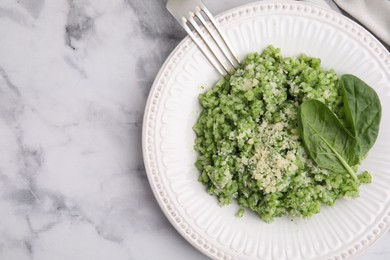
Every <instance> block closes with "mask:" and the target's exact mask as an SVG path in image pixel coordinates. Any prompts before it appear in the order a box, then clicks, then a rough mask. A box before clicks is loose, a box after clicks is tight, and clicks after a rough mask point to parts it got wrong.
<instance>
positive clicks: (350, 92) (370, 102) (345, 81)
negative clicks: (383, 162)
mask: <svg viewBox="0 0 390 260" xmlns="http://www.w3.org/2000/svg"><path fill="white" fill-rule="evenodd" d="M339 82H340V87H341V94H342V97H343V102H344V113H345V119H346V123H347V124H346V127H347V128H348V130H349V131H350V132H351V134H352V135H353V136H354V137H355V138H356V140H357V145H356V153H358V155H359V158H360V159H362V158H364V157H365V155H366V154H367V152H368V151H369V150H370V148H371V147H372V146H373V145H374V143H375V140H376V138H377V136H378V131H379V123H380V120H381V110H382V109H381V104H380V101H379V98H378V95H377V94H376V92H375V90H373V89H372V88H371V87H370V86H369V85H367V84H366V83H365V82H363V81H362V80H361V79H359V78H358V77H356V76H354V75H349V74H346V75H343V76H341V78H340V81H339Z"/></svg>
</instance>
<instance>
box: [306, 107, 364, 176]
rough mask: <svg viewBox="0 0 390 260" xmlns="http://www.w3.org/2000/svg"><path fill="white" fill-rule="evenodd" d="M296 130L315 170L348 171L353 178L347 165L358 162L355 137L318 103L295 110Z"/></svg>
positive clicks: (327, 109)
mask: <svg viewBox="0 0 390 260" xmlns="http://www.w3.org/2000/svg"><path fill="white" fill-rule="evenodd" d="M298 129H299V133H300V135H301V138H302V139H303V143H304V146H305V148H306V151H307V152H308V153H309V156H310V157H311V158H312V160H313V161H314V162H315V163H316V164H317V166H318V167H320V168H324V169H328V170H331V171H334V172H348V173H349V174H350V175H351V176H352V177H353V178H354V179H355V180H357V177H356V175H355V171H354V170H353V169H352V168H351V165H352V166H353V165H356V164H357V163H359V157H358V155H357V154H356V152H355V149H356V144H357V141H356V138H355V137H354V136H353V135H352V134H351V133H350V132H349V131H348V130H347V129H346V128H345V127H344V126H343V124H342V123H341V122H340V120H339V119H338V118H337V117H336V115H335V114H334V113H333V112H332V111H330V109H329V108H328V107H327V106H326V105H325V104H323V103H322V102H320V101H318V100H308V101H305V102H304V103H302V104H301V106H300V107H299V111H298Z"/></svg>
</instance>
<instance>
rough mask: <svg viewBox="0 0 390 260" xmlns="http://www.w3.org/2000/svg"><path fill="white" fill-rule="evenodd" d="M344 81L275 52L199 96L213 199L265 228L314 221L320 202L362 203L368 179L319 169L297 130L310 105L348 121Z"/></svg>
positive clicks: (202, 149)
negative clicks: (291, 220)
mask: <svg viewBox="0 0 390 260" xmlns="http://www.w3.org/2000/svg"><path fill="white" fill-rule="evenodd" d="M338 81H339V79H338V77H337V75H336V74H335V72H334V71H333V70H325V69H323V68H321V61H320V59H317V58H311V57H308V56H306V55H304V54H302V55H300V56H299V57H297V58H291V57H283V56H282V55H281V52H280V50H279V49H276V48H274V47H272V46H269V47H268V48H266V49H265V50H264V51H263V52H262V53H261V54H258V53H253V54H250V55H248V57H247V58H246V60H245V61H243V62H242V64H241V66H240V68H239V69H238V70H236V71H235V72H234V74H233V75H231V76H226V77H225V78H224V79H222V80H221V81H219V82H218V83H217V84H216V85H215V86H214V87H212V88H210V89H208V90H207V91H205V92H204V93H202V94H200V96H199V101H200V104H201V106H202V112H201V114H200V116H199V118H198V121H197V123H196V125H195V126H194V131H195V133H196V140H195V150H196V151H197V152H198V159H197V161H196V167H197V168H198V169H199V171H200V176H199V181H200V182H201V183H202V184H203V185H204V186H205V187H206V188H207V191H208V193H210V194H212V195H214V196H216V197H217V198H218V201H219V204H220V205H226V204H230V203H231V202H232V201H233V200H236V201H237V202H238V204H239V205H240V207H241V208H240V210H239V211H238V212H237V215H238V216H242V214H243V213H244V209H250V210H252V211H254V212H256V213H257V214H258V215H259V216H260V218H261V219H263V220H264V221H266V222H270V221H272V220H273V219H274V218H275V217H280V216H283V215H288V216H303V217H310V216H312V215H313V214H316V213H318V212H319V211H320V208H321V205H322V204H326V205H330V206H331V205H333V204H334V203H335V201H336V200H337V199H338V198H344V197H357V196H358V195H359V186H360V184H361V183H369V182H370V181H371V176H370V174H369V173H368V172H364V173H362V174H359V175H357V178H352V177H351V175H349V174H348V173H340V172H335V171H332V170H329V169H324V168H320V167H318V165H317V164H316V163H315V162H314V161H313V160H312V159H311V158H310V157H309V155H308V153H307V152H306V150H305V147H304V145H303V142H302V139H301V137H300V135H299V132H298V130H299V129H298V109H299V106H300V105H301V104H302V103H303V102H305V101H306V100H313V99H314V100H318V101H321V102H322V103H324V104H325V105H326V106H327V107H328V108H329V109H330V110H331V111H332V112H333V113H334V114H335V115H336V116H337V118H339V119H340V121H341V122H344V121H343V120H344V118H345V111H344V110H343V100H342V95H341V93H340V92H341V90H340V87H339V85H340V84H338ZM352 168H353V170H354V171H355V172H356V171H357V167H356V165H354V166H352Z"/></svg>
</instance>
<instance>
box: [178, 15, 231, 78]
mask: <svg viewBox="0 0 390 260" xmlns="http://www.w3.org/2000/svg"><path fill="white" fill-rule="evenodd" d="M182 20H183V21H182V26H183V28H184V30H185V31H186V32H187V33H188V35H189V36H190V38H191V39H192V41H193V42H194V43H195V44H196V46H198V48H199V49H200V51H201V52H202V53H203V55H204V56H205V57H206V58H207V60H208V61H209V62H210V63H211V65H213V67H214V68H215V69H216V70H217V71H218V72H219V73H220V74H221V75H226V73H228V72H227V70H226V69H225V68H224V67H222V68H221V65H218V63H216V62H215V60H218V59H216V58H215V59H214V58H212V57H211V55H210V52H211V53H212V54H213V56H214V57H215V54H214V53H213V52H212V51H210V52H208V51H207V50H206V48H205V47H204V46H203V45H202V44H201V43H200V41H199V40H198V39H197V38H196V37H195V35H194V33H193V32H192V30H191V29H190V28H189V27H188V24H187V23H188V22H189V21H188V20H187V19H186V18H185V17H183V18H182Z"/></svg>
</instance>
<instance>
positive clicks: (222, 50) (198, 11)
mask: <svg viewBox="0 0 390 260" xmlns="http://www.w3.org/2000/svg"><path fill="white" fill-rule="evenodd" d="M196 9H197V10H196V11H195V16H196V17H197V18H198V19H199V20H200V22H201V23H202V25H203V26H204V27H205V28H206V30H207V32H208V33H209V34H210V35H211V37H212V38H213V40H214V41H215V43H216V45H217V46H218V48H219V49H220V50H221V52H222V54H223V55H224V56H225V58H226V59H227V60H228V61H229V62H230V64H231V65H232V66H233V68H235V67H236V64H235V63H234V61H232V59H231V55H229V54H228V53H226V49H225V48H223V46H222V44H221V43H220V41H219V39H217V37H215V35H214V33H213V32H212V31H211V28H210V26H209V25H208V24H207V22H206V20H205V19H204V18H203V15H202V13H201V12H202V9H201V8H200V7H197V8H196ZM228 48H229V47H228ZM233 57H234V55H233Z"/></svg>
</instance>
